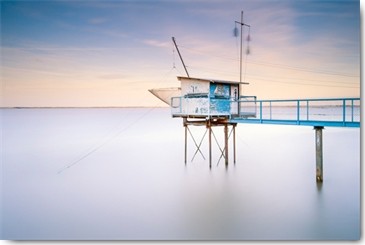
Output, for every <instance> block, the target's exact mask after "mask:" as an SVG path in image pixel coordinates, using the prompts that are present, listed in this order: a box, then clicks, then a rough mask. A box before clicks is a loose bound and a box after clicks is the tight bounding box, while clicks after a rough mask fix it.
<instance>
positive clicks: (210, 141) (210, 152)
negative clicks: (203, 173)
mask: <svg viewBox="0 0 365 245" xmlns="http://www.w3.org/2000/svg"><path fill="white" fill-rule="evenodd" d="M208 130H209V168H210V169H211V168H212V126H211V123H210V120H209V121H208Z"/></svg>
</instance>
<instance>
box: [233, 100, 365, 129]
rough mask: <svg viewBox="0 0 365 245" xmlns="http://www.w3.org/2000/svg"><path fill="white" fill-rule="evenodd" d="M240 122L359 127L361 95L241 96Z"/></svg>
mask: <svg viewBox="0 0 365 245" xmlns="http://www.w3.org/2000/svg"><path fill="white" fill-rule="evenodd" d="M238 103H239V111H240V113H239V115H238V116H236V117H235V116H233V117H232V119H231V120H232V121H235V122H240V123H261V124H286V125H289V124H290V125H310V126H337V127H360V98H334V99H299V100H247V99H240V100H239V101H238Z"/></svg>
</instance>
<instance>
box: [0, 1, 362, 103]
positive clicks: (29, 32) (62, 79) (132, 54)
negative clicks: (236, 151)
mask: <svg viewBox="0 0 365 245" xmlns="http://www.w3.org/2000/svg"><path fill="white" fill-rule="evenodd" d="M0 4H1V64H0V65H1V84H2V86H1V88H2V106H162V105H163V103H162V102H160V101H159V100H158V99H157V98H155V97H154V96H153V95H152V94H151V93H149V92H148V89H151V88H159V87H174V86H179V82H178V80H177V79H176V76H184V75H185V72H184V68H183V67H182V65H181V62H180V60H179V57H178V54H177V52H176V50H175V49H174V46H173V43H172V41H171V37H172V36H174V37H175V38H176V40H177V44H178V46H179V49H180V51H181V54H182V56H183V59H184V62H185V64H186V65H187V69H188V71H189V74H190V76H192V77H199V78H215V79H221V80H233V81H239V41H240V40H239V37H234V36H233V29H234V27H235V21H239V20H240V14H241V10H243V11H244V22H245V23H247V24H249V25H250V26H251V28H250V38H251V41H250V43H249V49H250V54H249V55H244V60H243V81H244V82H249V83H250V85H247V86H245V87H244V93H245V95H256V96H257V97H258V99H294V98H322V97H323V98H333V97H359V96H360V2H359V1H355V0H326V1H325V0H322V1H312V0H299V1H292V0H279V1H274V0H261V1H258V0H244V1H243V0H236V1H218V0H216V1H214V0H213V1H210V0H209V1H208V0H191V1H190V0H175V1H167V0H164V1H162V0H160V1H152V0H151V1H138V0H137V1H128V0H125V1H123V0H121V1H68V0H63V1H1V3H0ZM248 31H249V29H248V28H244V37H245V42H244V50H246V49H247V41H246V37H247V34H248Z"/></svg>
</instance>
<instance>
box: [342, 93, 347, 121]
mask: <svg viewBox="0 0 365 245" xmlns="http://www.w3.org/2000/svg"><path fill="white" fill-rule="evenodd" d="M342 113H343V115H342V117H343V125H345V123H346V100H345V99H344V100H343V101H342Z"/></svg>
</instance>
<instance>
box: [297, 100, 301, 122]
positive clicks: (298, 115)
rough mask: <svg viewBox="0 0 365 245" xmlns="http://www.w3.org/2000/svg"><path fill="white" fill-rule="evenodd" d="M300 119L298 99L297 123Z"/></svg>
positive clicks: (298, 101) (298, 102)
mask: <svg viewBox="0 0 365 245" xmlns="http://www.w3.org/2000/svg"><path fill="white" fill-rule="evenodd" d="M299 120H300V100H297V124H299Z"/></svg>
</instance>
